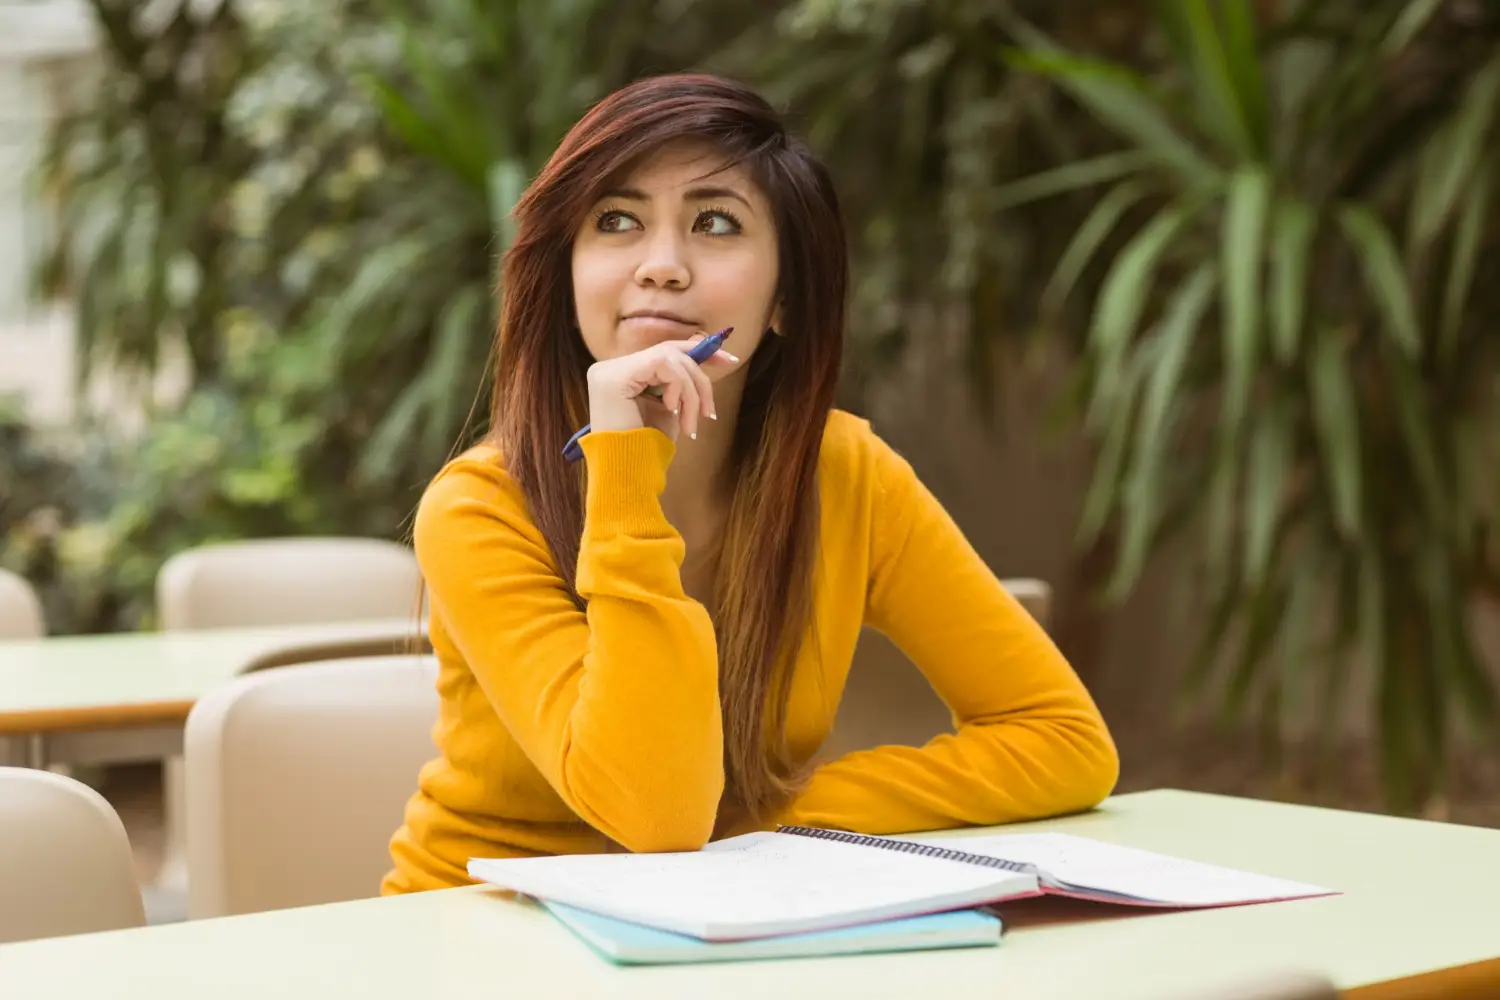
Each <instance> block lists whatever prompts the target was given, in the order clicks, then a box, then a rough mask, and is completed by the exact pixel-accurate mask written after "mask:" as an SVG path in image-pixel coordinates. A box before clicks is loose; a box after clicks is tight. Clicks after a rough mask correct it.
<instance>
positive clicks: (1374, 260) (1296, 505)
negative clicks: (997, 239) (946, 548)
mask: <svg viewBox="0 0 1500 1000" xmlns="http://www.w3.org/2000/svg"><path fill="white" fill-rule="evenodd" d="M1157 10H1158V17H1159V22H1160V26H1161V29H1162V32H1163V35H1164V37H1165V38H1166V40H1167V42H1168V43H1169V44H1168V47H1167V50H1166V53H1167V54H1166V55H1165V56H1164V58H1163V59H1162V60H1161V61H1160V64H1159V65H1156V66H1147V67H1145V69H1144V72H1142V71H1138V69H1137V68H1136V67H1132V66H1129V65H1125V64H1123V63H1120V62H1117V61H1109V60H1097V59H1088V58H1082V57H1079V56H1076V55H1073V54H1072V53H1070V52H1068V51H1067V50H1065V49H1064V48H1063V47H1062V46H1060V45H1058V44H1056V43H1055V42H1054V41H1053V40H1052V39H1050V38H1049V37H1048V36H1047V35H1046V34H1044V33H1043V32H1041V31H1039V30H1036V29H1035V28H1034V27H1033V26H1031V25H1029V24H1028V23H1026V22H1025V21H1023V20H1022V19H1020V18H1018V17H1017V18H1012V19H1011V20H1010V22H1009V23H1010V27H1011V30H1012V32H1013V34H1014V37H1015V38H1016V40H1017V43H1018V45H1017V47H1016V48H1015V49H1014V50H1013V51H1012V53H1011V56H1010V59H1011V62H1012V63H1013V64H1014V65H1016V66H1018V67H1019V68H1023V69H1026V70H1028V71H1032V72H1035V73H1038V74H1040V75H1042V76H1044V77H1045V78H1047V79H1050V80H1052V81H1054V82H1055V83H1056V84H1057V86H1058V87H1059V88H1060V89H1062V90H1063V91H1065V92H1066V93H1067V94H1069V95H1070V96H1071V97H1072V98H1073V99H1074V100H1076V101H1077V102H1078V103H1079V104H1080V105H1081V106H1082V107H1084V108H1087V109H1088V110H1089V111H1090V112H1091V113H1092V114H1093V115H1095V116H1097V118H1098V119H1099V121H1100V122H1101V123H1103V124H1105V125H1107V126H1108V127H1109V128H1110V129H1112V130H1113V131H1114V132H1115V133H1116V134H1117V135H1118V136H1119V138H1120V139H1121V140H1122V142H1123V146H1122V147H1121V148H1119V149H1118V150H1116V151H1111V152H1109V153H1107V154H1104V155H1102V156H1100V157H1097V158H1095V159H1092V160H1086V161H1082V162H1074V163H1070V164H1067V165H1065V166H1062V167H1058V168H1056V169H1054V170H1052V171H1050V172H1047V173H1043V174H1040V175H1036V176H1032V177H1029V178H1027V179H1025V180H1023V181H1021V182H1019V183H1018V184H1017V185H1016V186H1015V188H1013V189H1012V193H1013V194H1015V195H1017V196H1027V197H1029V196H1047V195H1055V194H1059V193H1062V192H1068V191H1082V190H1085V189H1089V190H1095V189H1097V194H1095V195H1091V196H1090V197H1089V201H1090V202H1091V209H1090V213H1089V215H1088V218H1087V219H1086V221H1085V222H1084V224H1083V225H1082V226H1081V227H1080V228H1079V229H1078V231H1077V233H1076V234H1075V235H1074V237H1073V239H1072V241H1071V243H1070V244H1069V246H1068V247H1067V249H1066V251H1065V252H1064V253H1063V254H1062V255H1061V258H1060V261H1059V262H1058V264H1057V267H1056V269H1055V271H1054V272H1053V275H1052V278H1051V282H1050V284H1049V286H1048V287H1047V289H1046V292H1045V294H1044V304H1045V305H1046V306H1048V307H1049V308H1051V309H1052V310H1053V311H1054V313H1056V314H1059V315H1063V316H1065V317H1066V316H1067V305H1068V303H1069V301H1070V300H1069V296H1070V293H1072V292H1073V291H1074V288H1075V283H1076V282H1077V281H1078V279H1079V278H1080V276H1082V275H1085V274H1086V273H1087V272H1089V271H1090V270H1091V269H1097V270H1098V271H1099V272H1100V273H1101V275H1102V277H1101V278H1100V285H1099V286H1098V291H1097V294H1085V295H1076V296H1073V300H1075V301H1077V303H1078V307H1079V308H1080V309H1081V311H1082V315H1081V320H1082V322H1083V323H1085V324H1086V326H1087V337H1086V341H1085V347H1084V361H1085V369H1084V372H1083V378H1082V380H1081V384H1080V395H1081V399H1082V403H1083V406H1084V407H1085V412H1086V425H1087V428H1088V429H1089V430H1090V431H1091V432H1092V433H1093V434H1095V435H1096V436H1097V437H1098V438H1099V439H1101V441H1102V444H1101V450H1100V454H1099V461H1098V467H1097V470H1096V476H1095V479H1094V484H1093V488H1092V490H1091V492H1090V493H1089V495H1088V498H1087V502H1086V506H1085V510H1084V513H1083V522H1082V524H1081V535H1082V538H1083V540H1084V541H1086V542H1087V541H1090V540H1092V539H1095V538H1097V537H1099V536H1100V533H1101V532H1105V531H1107V530H1110V529H1115V530H1117V533H1118V534H1117V545H1116V548H1115V551H1116V556H1117V557H1116V559H1115V572H1114V576H1113V579H1112V580H1111V581H1110V583H1109V587H1108V594H1109V595H1110V596H1114V597H1118V596H1121V595H1123V594H1124V593H1126V592H1127V591H1128V590H1129V589H1130V588H1131V587H1132V586H1133V584H1134V583H1135V582H1136V581H1137V580H1138V579H1139V577H1140V574H1141V572H1142V569H1143V567H1144V566H1145V565H1146V563H1147V561H1148V559H1149V558H1150V556H1151V555H1152V554H1154V553H1155V552H1158V551H1160V550H1161V549H1162V548H1163V547H1164V546H1165V545H1167V544H1168V543H1169V542H1171V541H1172V540H1173V539H1174V538H1176V537H1178V536H1179V535H1180V534H1181V533H1183V532H1184V531H1189V530H1190V531H1192V533H1193V534H1192V537H1193V539H1194V544H1195V546H1196V550H1197V551H1198V552H1199V553H1201V559H1200V560H1199V569H1200V570H1201V571H1202V574H1203V575H1202V577H1201V578H1199V579H1195V580H1194V581H1193V582H1192V585H1193V586H1195V587H1196V586H1200V585H1201V586H1202V587H1203V588H1204V589H1205V591H1206V593H1207V595H1208V603H1209V614H1208V625H1207V627H1206V629H1205V630H1204V631H1205V635H1204V641H1203V646H1202V649H1201V653H1200V657H1199V659H1198V665H1197V668H1196V670H1195V672H1194V675H1193V677H1192V678H1191V679H1190V684H1189V688H1188V691H1189V692H1190V693H1195V692H1198V691H1201V690H1202V688H1203V685H1204V684H1205V683H1207V682H1208V681H1210V680H1214V679H1217V681H1218V682H1219V683H1220V691H1221V693H1222V701H1221V704H1222V706H1223V708H1224V709H1225V710H1226V711H1227V712H1229V713H1231V714H1234V713H1242V712H1245V711H1255V712H1257V713H1258V714H1259V715H1260V716H1261V718H1263V719H1270V720H1273V721H1274V722H1276V723H1285V724H1286V726H1287V727H1288V729H1289V730H1290V731H1293V732H1296V731H1299V730H1305V729H1306V728H1307V727H1309V726H1311V725H1317V726H1318V728H1319V730H1320V731H1321V732H1323V733H1328V732H1331V731H1332V729H1333V728H1334V726H1335V722H1334V720H1335V718H1336V714H1337V711H1338V710H1339V709H1340V707H1341V705H1342V703H1343V699H1344V691H1345V688H1346V687H1347V686H1348V683H1349V680H1350V677H1351V667H1352V665H1353V664H1354V663H1356V662H1358V663H1362V664H1363V665H1364V666H1366V667H1367V668H1368V669H1369V670H1370V671H1371V676H1372V678H1373V681H1374V691H1375V702H1374V711H1375V722H1376V726H1377V730H1378V733H1379V737H1380V746H1381V762H1382V770H1383V775H1384V778H1385V780H1386V784H1387V789H1388V792H1389V794H1390V796H1391V799H1392V802H1393V804H1395V805H1397V806H1398V807H1402V808H1411V807H1413V806H1416V805H1419V804H1421V803H1422V802H1424V801H1425V800H1426V799H1427V798H1428V797H1429V796H1430V795H1432V794H1433V793H1434V792H1435V791H1436V790H1438V789H1439V787H1440V785H1441V781H1442V776H1443V769H1444V764H1445V761H1446V755H1447V752H1448V749H1449V743H1450V737H1451V732H1452V722H1451V720H1452V719H1453V718H1454V717H1455V715H1461V716H1462V717H1463V718H1465V719H1466V720H1467V721H1468V722H1470V723H1472V724H1473V725H1474V728H1475V731H1477V732H1482V733H1491V732H1493V723H1494V721H1495V696H1494V692H1493V690H1492V688H1491V685H1490V682H1489V680H1488V679H1487V675H1486V674H1485V672H1484V669H1483V667H1482V664H1481V663H1480V662H1479V659H1478V656H1477V654H1476V651H1475V640H1474V636H1473V634H1472V632H1471V629H1470V624H1469V610H1470V605H1471V603H1472V602H1473V601H1474V600H1475V599H1476V597H1480V596H1484V595H1488V596H1489V597H1491V598H1493V597H1494V596H1495V595H1496V593H1497V588H1496V585H1495V584H1496V581H1497V580H1500V549H1497V547H1496V546H1495V544H1494V541H1493V535H1494V522H1495V519H1496V517H1497V516H1500V506H1497V501H1500V496H1497V492H1496V488H1495V480H1494V476H1493V474H1492V472H1491V470H1492V468H1493V465H1492V459H1493V457H1494V455H1495V453H1496V448H1497V446H1500V424H1497V422H1496V418H1497V416H1500V414H1497V413H1496V400H1497V394H1496V391H1495V390H1496V385H1495V383H1496V371H1497V362H1500V355H1497V346H1500V345H1497V341H1496V339H1495V337H1494V335H1493V332H1492V331H1491V330H1490V329H1489V323H1490V321H1491V318H1492V317H1494V316H1495V315H1496V314H1497V313H1496V310H1497V307H1500V302H1497V301H1496V295H1495V291H1494V288H1493V286H1492V283H1485V282H1476V280H1475V278H1476V276H1478V275H1482V274H1483V273H1486V271H1488V270H1491V269H1493V267H1494V264H1495V258H1494V239H1495V235H1496V232H1497V229H1496V225H1495V223H1496V215H1495V212H1494V209H1493V204H1494V203H1493V201H1492V200H1491V187H1492V183H1493V179H1494V177H1495V176H1496V174H1497V169H1500V141H1497V140H1500V134H1497V131H1496V129H1497V117H1500V114H1497V109H1500V104H1497V99H1500V17H1497V16H1496V14H1495V12H1494V11H1493V9H1487V8H1483V7H1481V6H1480V5H1471V4H1463V3H1443V2H1429V0H1413V2H1401V3H1397V2H1385V3H1378V4H1373V5H1371V4H1354V3H1352V2H1351V3H1333V2H1330V3H1323V4H1307V5H1303V6H1302V7H1301V9H1300V10H1295V11H1293V12H1291V13H1289V14H1286V15H1284V16H1283V17H1282V18H1280V19H1277V20H1272V21H1270V22H1268V23H1262V22H1261V21H1260V19H1259V17H1258V14H1257V9H1256V5H1252V4H1251V3H1249V2H1246V0H1226V2H1222V3H1209V2H1207V0H1165V2H1162V3H1160V4H1158V7H1157ZM1314 709H1320V710H1321V722H1316V721H1315V720H1314V718H1313V716H1312V714H1311V713H1312V712H1313V710H1314Z"/></svg>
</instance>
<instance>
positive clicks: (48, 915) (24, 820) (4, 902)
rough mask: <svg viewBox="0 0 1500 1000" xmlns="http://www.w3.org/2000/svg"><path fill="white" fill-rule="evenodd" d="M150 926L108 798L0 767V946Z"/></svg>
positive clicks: (46, 774)
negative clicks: (10, 942) (35, 939)
mask: <svg viewBox="0 0 1500 1000" xmlns="http://www.w3.org/2000/svg"><path fill="white" fill-rule="evenodd" d="M145 922H146V912H145V908H144V907H143V905H142V903H141V890H140V884H139V883H138V882H137V881H136V874H135V862H134V859H133V858H132V857H131V854H130V842H129V840H128V839H127V838H126V835H125V826H124V824H122V823H121V822H120V817H119V815H118V814H117V813H116V812H115V810H114V808H113V807H112V806H111V805H110V804H109V803H108V802H107V801H105V799H104V796H102V795H100V794H99V793H98V792H96V791H94V790H93V789H92V788H90V787H89V786H88V785H85V784H83V783H82V782H80V781H76V780H74V779H73V778H68V777H64V776H63V775H60V774H53V773H52V772H50V771H38V770H32V769H30V768H23V767H0V943H5V942H9V941H26V940H30V939H32V938H42V937H56V936H58V935H63V934H85V933H89V932H92V931H109V930H119V929H121V928H125V927H139V926H141V925H143V924H144V923H145ZM3 992H4V991H3V990H0V993H3Z"/></svg>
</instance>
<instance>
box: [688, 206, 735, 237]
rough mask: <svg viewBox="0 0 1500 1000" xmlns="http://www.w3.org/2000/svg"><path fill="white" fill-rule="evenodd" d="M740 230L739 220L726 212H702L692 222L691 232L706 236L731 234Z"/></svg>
mask: <svg viewBox="0 0 1500 1000" xmlns="http://www.w3.org/2000/svg"><path fill="white" fill-rule="evenodd" d="M739 231H740V220H739V219H736V218H735V217H734V216H732V215H730V214H729V213H728V212H719V211H714V212H704V213H702V214H701V215H699V216H698V218H697V219H696V220H695V221H694V222H693V232H695V233H704V234H706V235H708V236H732V235H734V234H735V233H737V232H739Z"/></svg>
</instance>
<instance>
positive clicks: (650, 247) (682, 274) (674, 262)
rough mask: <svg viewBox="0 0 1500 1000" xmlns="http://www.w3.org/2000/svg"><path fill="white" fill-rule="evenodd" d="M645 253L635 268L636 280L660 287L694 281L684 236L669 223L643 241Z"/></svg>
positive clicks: (679, 286)
mask: <svg viewBox="0 0 1500 1000" xmlns="http://www.w3.org/2000/svg"><path fill="white" fill-rule="evenodd" d="M641 246H642V249H643V253H644V256H643V257H642V258H641V261H640V263H639V264H637V265H636V269H635V280H636V281H637V282H638V283H639V284H642V285H655V286H656V287H658V288H676V289H682V288H686V287H687V286H688V285H690V284H692V280H693V278H692V269H691V268H690V267H689V266H688V262H687V255H686V253H685V252H684V251H685V248H684V247H683V245H682V240H681V239H679V238H678V235H677V234H676V233H675V232H673V231H672V230H671V228H670V227H668V226H662V227H661V228H659V229H658V230H657V231H656V232H655V233H653V234H652V238H651V239H648V240H645V241H644V242H643V243H642V244H641Z"/></svg>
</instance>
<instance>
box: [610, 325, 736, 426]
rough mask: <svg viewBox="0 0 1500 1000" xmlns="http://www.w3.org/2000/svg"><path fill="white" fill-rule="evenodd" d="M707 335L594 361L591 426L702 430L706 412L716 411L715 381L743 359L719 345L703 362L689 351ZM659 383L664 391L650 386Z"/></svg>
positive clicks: (714, 417)
mask: <svg viewBox="0 0 1500 1000" xmlns="http://www.w3.org/2000/svg"><path fill="white" fill-rule="evenodd" d="M702 339H703V336H702V335H701V334H700V335H698V336H695V337H691V338H689V339H687V340H670V341H666V342H664V343H661V344H655V345H653V346H651V347H648V348H646V349H645V350H643V351H637V352H635V353H634V354H626V355H622V356H621V357H618V358H610V359H609V360H607V361H599V362H596V363H594V364H593V365H591V366H589V374H588V385H589V426H590V428H591V429H592V430H595V431H623V430H633V429H634V428H637V427H655V428H656V429H657V430H659V431H661V432H662V433H664V434H666V435H667V437H669V438H671V439H672V440H673V441H676V440H677V436H678V435H679V434H687V436H688V437H690V438H696V437H697V436H698V421H699V419H700V418H702V417H708V418H709V419H718V415H717V414H716V413H715V412H714V389H713V383H714V380H715V379H717V378H720V377H722V376H723V375H725V374H727V373H728V372H730V371H733V370H734V368H735V366H736V365H738V364H739V358H737V357H735V356H734V355H733V354H730V353H729V352H728V351H723V350H720V351H715V352H714V355H713V357H711V358H709V359H708V360H707V361H705V362H703V364H702V365H698V364H696V363H694V361H693V359H692V358H690V357H688V351H690V350H692V349H693V345H695V344H697V343H698V342H699V341H700V340H702ZM652 386H659V387H660V389H661V396H660V398H657V397H656V396H655V395H653V394H648V393H647V391H646V390H647V389H650V388H651V387H652Z"/></svg>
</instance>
